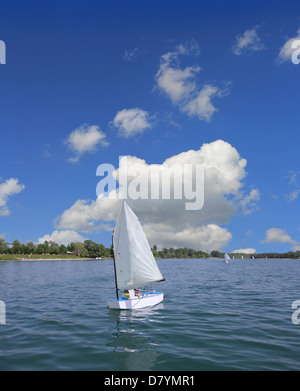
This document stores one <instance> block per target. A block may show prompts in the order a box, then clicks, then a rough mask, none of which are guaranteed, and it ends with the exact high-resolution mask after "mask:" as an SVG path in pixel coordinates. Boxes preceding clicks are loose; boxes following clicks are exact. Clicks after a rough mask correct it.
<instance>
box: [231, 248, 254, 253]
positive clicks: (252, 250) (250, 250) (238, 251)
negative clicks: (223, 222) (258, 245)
mask: <svg viewBox="0 0 300 391" xmlns="http://www.w3.org/2000/svg"><path fill="white" fill-rule="evenodd" d="M232 252H233V254H255V253H256V250H255V248H240V249H239V250H234V251H232Z"/></svg>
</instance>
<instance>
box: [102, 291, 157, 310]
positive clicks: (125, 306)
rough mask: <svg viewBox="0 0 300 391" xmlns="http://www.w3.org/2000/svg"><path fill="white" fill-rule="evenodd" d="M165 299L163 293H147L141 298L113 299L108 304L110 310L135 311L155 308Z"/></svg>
mask: <svg viewBox="0 0 300 391" xmlns="http://www.w3.org/2000/svg"><path fill="white" fill-rule="evenodd" d="M163 299H164V294H163V293H162V292H146V293H144V294H143V296H142V297H141V298H138V297H136V298H134V299H127V298H123V297H122V298H120V299H113V300H109V301H108V302H107V305H108V307H109V308H113V309H119V310H134V309H138V308H145V307H151V306H154V305H156V304H158V303H160V302H161V301H163Z"/></svg>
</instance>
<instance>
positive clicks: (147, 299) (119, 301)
mask: <svg viewBox="0 0 300 391" xmlns="http://www.w3.org/2000/svg"><path fill="white" fill-rule="evenodd" d="M113 251H114V269H115V284H116V296H117V297H116V299H112V300H109V301H108V302H107V305H108V307H109V308H115V309H136V308H144V307H149V306H153V305H156V304H158V303H160V302H161V301H162V300H163V298H164V294H163V293H162V292H155V291H150V292H140V291H137V290H138V289H139V288H141V287H145V286H147V285H150V284H153V283H155V282H158V281H164V280H165V279H164V278H163V276H162V274H161V272H160V270H159V268H158V266H157V263H156V260H155V258H154V256H153V254H152V251H151V248H150V246H149V243H148V241H147V239H146V236H145V234H144V231H143V228H142V226H141V224H140V222H139V220H138V218H137V216H136V215H135V214H134V212H133V211H132V210H131V209H130V207H129V206H128V205H127V203H126V202H125V201H123V205H122V207H121V210H120V213H119V216H118V219H117V223H116V228H115V231H114V235H113ZM119 290H122V291H123V292H124V293H125V295H124V296H123V297H119Z"/></svg>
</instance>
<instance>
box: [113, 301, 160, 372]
mask: <svg viewBox="0 0 300 391" xmlns="http://www.w3.org/2000/svg"><path fill="white" fill-rule="evenodd" d="M163 309H164V306H163V303H160V304H158V305H156V306H155V307H149V308H142V309H139V310H123V311H122V310H121V311H119V310H109V317H110V318H111V319H112V320H114V321H115V323H116V328H115V331H114V332H113V333H112V337H113V341H112V342H110V343H108V344H107V345H106V346H108V347H111V348H112V351H113V355H114V358H115V361H116V365H115V368H114V369H115V370H116V371H122V370H123V371H125V370H126V371H127V370H135V371H149V370H152V369H153V368H154V366H155V365H156V363H157V360H158V358H159V356H160V355H161V353H159V351H158V349H157V348H158V345H159V343H160V341H158V340H157V338H155V339H154V338H153V336H152V335H151V329H153V324H154V323H155V322H156V323H160V322H161V321H162V317H163V313H162V311H161V310H163ZM149 329H150V332H149ZM154 329H156V327H155V328H154Z"/></svg>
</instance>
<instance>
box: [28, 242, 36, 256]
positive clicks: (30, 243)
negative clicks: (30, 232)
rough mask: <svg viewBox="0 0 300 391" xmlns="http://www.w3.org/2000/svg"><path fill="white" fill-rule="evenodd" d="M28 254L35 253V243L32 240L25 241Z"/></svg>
mask: <svg viewBox="0 0 300 391" xmlns="http://www.w3.org/2000/svg"><path fill="white" fill-rule="evenodd" d="M27 247H28V251H29V254H35V250H36V245H35V244H34V243H32V242H28V243H27Z"/></svg>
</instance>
